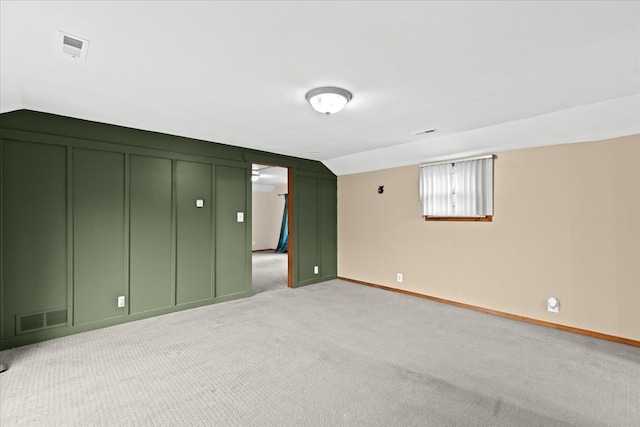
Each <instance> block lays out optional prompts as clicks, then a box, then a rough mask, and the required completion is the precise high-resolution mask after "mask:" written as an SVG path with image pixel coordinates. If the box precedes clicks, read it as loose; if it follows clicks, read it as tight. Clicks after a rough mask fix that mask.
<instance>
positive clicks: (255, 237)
mask: <svg viewBox="0 0 640 427" xmlns="http://www.w3.org/2000/svg"><path fill="white" fill-rule="evenodd" d="M251 172H252V173H251V187H252V192H251V197H252V212H251V218H252V221H251V260H252V280H251V283H252V286H253V293H254V295H255V294H259V293H262V292H269V291H274V290H276V289H281V288H285V287H287V286H288V287H291V286H292V274H291V266H292V265H293V264H292V255H291V252H290V251H291V248H292V246H293V245H292V243H291V240H292V236H291V231H292V230H293V227H292V226H291V213H292V205H291V203H292V200H291V197H290V196H291V195H290V194H289V193H290V192H289V189H290V187H291V183H290V174H291V170H290V169H289V168H286V167H281V166H275V165H266V164H258V163H253V164H252V165H251Z"/></svg>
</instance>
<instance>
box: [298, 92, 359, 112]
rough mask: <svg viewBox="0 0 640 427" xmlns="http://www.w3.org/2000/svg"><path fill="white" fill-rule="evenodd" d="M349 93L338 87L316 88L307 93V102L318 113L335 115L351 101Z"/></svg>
mask: <svg viewBox="0 0 640 427" xmlns="http://www.w3.org/2000/svg"><path fill="white" fill-rule="evenodd" d="M351 97H352V95H351V92H349V91H348V90H344V89H340V88H339V87H318V88H315V89H311V90H310V91H309V92H307V96H306V98H307V101H309V104H311V106H312V107H313V109H314V110H316V111H317V112H319V113H323V114H326V115H327V116H328V115H329V114H333V113H337V112H338V111H340V110H342V109H343V108H344V106H345V105H347V102H349V101H351Z"/></svg>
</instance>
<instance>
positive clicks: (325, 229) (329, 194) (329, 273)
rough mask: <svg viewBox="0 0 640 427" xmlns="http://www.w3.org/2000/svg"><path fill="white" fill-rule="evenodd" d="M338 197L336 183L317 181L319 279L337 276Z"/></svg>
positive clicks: (330, 180)
mask: <svg viewBox="0 0 640 427" xmlns="http://www.w3.org/2000/svg"><path fill="white" fill-rule="evenodd" d="M337 215H338V195H337V187H336V181H335V180H333V179H322V178H320V179H318V234H319V236H318V237H319V238H318V241H319V245H320V247H319V250H320V278H322V279H325V278H328V279H330V278H335V277H336V276H337V275H338V257H337V256H336V247H337V246H338V227H337V223H338V217H337Z"/></svg>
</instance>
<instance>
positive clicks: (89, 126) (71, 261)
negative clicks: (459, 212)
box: [0, 111, 337, 349]
mask: <svg viewBox="0 0 640 427" xmlns="http://www.w3.org/2000/svg"><path fill="white" fill-rule="evenodd" d="M0 155H1V161H0V165H1V166H2V171H1V173H0V177H1V178H2V182H1V187H2V192H1V197H0V202H1V204H2V215H1V217H0V218H1V220H2V224H1V231H2V236H1V237H2V240H1V246H0V248H1V250H2V252H1V256H0V261H1V263H2V265H1V271H2V274H1V277H0V278H1V282H0V295H2V301H1V302H0V321H1V323H2V324H1V325H0V348H2V349H5V348H11V347H14V346H18V345H23V344H28V343H33V342H38V341H42V340H45V339H50V338H55V337H59V336H64V335H68V334H72V333H77V332H82V331H87V330H91V329H95V328H99V327H103V326H109V325H114V324H118V323H122V322H126V321H131V320H136V319H142V318H145V317H149V316H153V315H158V314H163V313H170V312H173V311H177V310H183V309H188V308H192V307H197V306H202V305H206V304H212V303H215V302H221V301H226V300H230V299H234V298H241V297H247V296H250V295H251V294H252V291H251V227H250V226H251V182H250V179H249V176H250V169H251V163H252V162H262V163H267V164H273V165H279V166H283V167H288V168H290V169H291V171H292V175H291V177H292V180H291V184H292V187H293V194H294V197H293V198H292V206H293V217H292V223H293V228H294V229H293V230H292V242H293V247H294V249H293V252H292V253H291V256H292V257H293V261H294V262H293V286H294V287H295V286H301V285H306V284H311V283H315V282H318V281H321V280H327V279H331V278H335V277H336V274H337V268H336V260H337V254H336V233H335V231H336V178H335V176H334V175H333V174H332V173H331V172H330V171H329V170H328V169H326V168H325V167H324V166H323V165H322V164H321V163H319V162H315V161H310V160H303V159H296V158H292V157H287V156H279V155H275V154H270V153H264V152H260V151H255V150H248V149H243V148H238V147H231V146H226V145H221V144H215V143H210V142H206V141H198V140H192V139H188V138H179V137H173V136H169V135H162V134H157V133H153V132H144V131H138V130H134V129H127V128H121V127H117V126H112V125H105V124H101V123H93V122H87V121H83V120H77V119H71V118H66V117H60V116H54V115H50V114H43V113H36V112H32V111H16V112H12V113H5V114H0ZM196 199H203V200H204V206H203V207H202V208H198V207H196V204H195V202H196ZM239 212H241V213H243V214H244V221H242V222H238V220H237V214H238V213H239ZM314 265H318V266H319V267H320V273H319V274H314V273H313V266H314ZM118 296H124V297H125V299H126V304H125V307H121V308H118V307H117V298H118ZM65 320H67V321H68V322H66V321H65ZM29 328H31V329H29Z"/></svg>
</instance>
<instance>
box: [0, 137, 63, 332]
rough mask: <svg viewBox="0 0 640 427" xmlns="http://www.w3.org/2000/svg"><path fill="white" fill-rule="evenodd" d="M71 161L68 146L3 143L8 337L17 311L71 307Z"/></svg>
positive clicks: (4, 310)
mask: <svg viewBox="0 0 640 427" xmlns="http://www.w3.org/2000/svg"><path fill="white" fill-rule="evenodd" d="M66 163H67V154H66V149H65V147H60V146H56V145H43V144H32V143H24V142H18V141H10V140H4V141H3V156H2V190H3V191H2V202H3V203H2V206H3V209H2V230H3V233H2V276H3V284H4V285H5V286H3V289H2V336H3V338H4V339H11V338H13V337H15V335H16V323H15V320H16V316H17V315H23V314H31V313H41V312H45V311H49V310H52V309H58V308H66V307H67V176H66V170H67V169H66ZM5 206H11V207H14V208H13V209H4V207H5Z"/></svg>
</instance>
